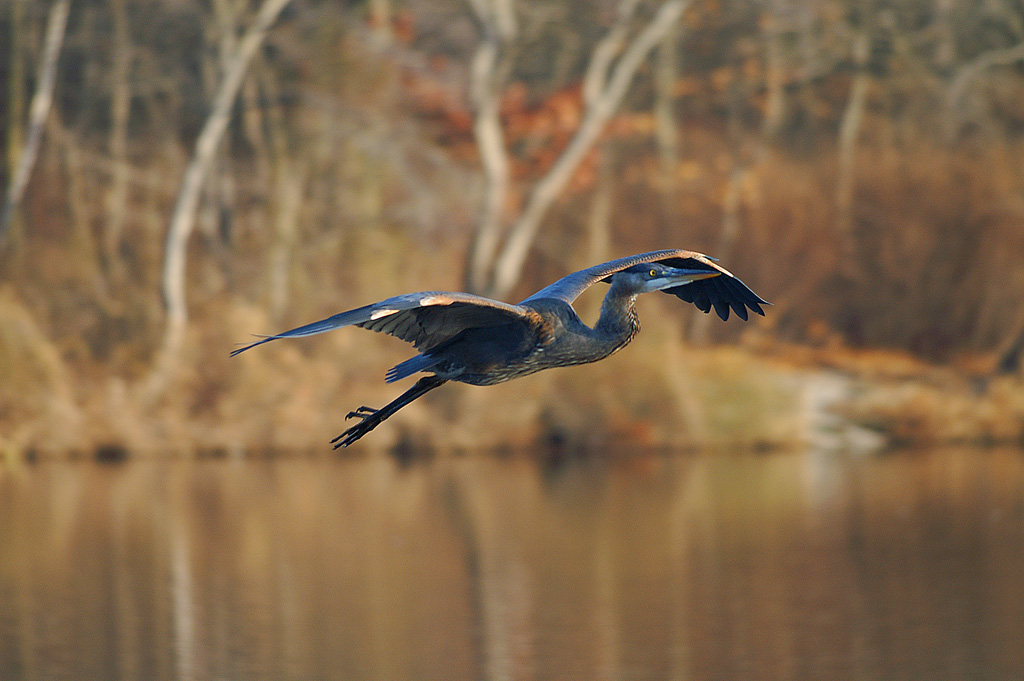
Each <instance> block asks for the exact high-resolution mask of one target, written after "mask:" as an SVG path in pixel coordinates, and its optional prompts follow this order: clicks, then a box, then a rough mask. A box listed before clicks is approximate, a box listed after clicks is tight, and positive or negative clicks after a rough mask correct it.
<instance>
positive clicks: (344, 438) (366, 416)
mask: <svg viewBox="0 0 1024 681" xmlns="http://www.w3.org/2000/svg"><path fill="white" fill-rule="evenodd" d="M445 382H447V379H444V378H440V377H438V376H424V377H423V378H421V379H420V380H418V381H416V383H415V384H414V385H413V386H412V387H411V388H409V389H408V390H406V391H405V392H404V393H402V394H401V395H399V396H398V398H397V399H395V400H394V401H392V402H389V403H388V404H387V405H385V406H383V407H381V408H380V409H374V408H372V407H366V406H363V407H359V408H358V409H356V410H355V411H350V412H349V413H348V414H347V415H346V416H345V418H346V419H354V418H358V419H360V421H359V423H357V424H355V425H354V426H352V427H351V428H349V429H348V430H346V431H345V432H344V433H342V434H341V435H339V436H338V437H336V438H334V439H333V440H331V444H332V445H334V448H335V449H337V448H338V447H348V446H349V445H350V444H352V443H353V442H355V441H356V440H358V439H359V438H361V437H362V436H364V435H366V434H367V433H369V432H370V431H371V430H373V429H374V428H376V427H377V426H379V425H380V424H381V423H383V422H384V421H385V420H387V419H388V418H389V417H391V415H392V414H394V413H395V412H396V411H398V410H399V409H401V408H402V407H404V406H405V405H407V404H409V403H410V402H412V401H413V400H415V399H416V398H418V397H422V396H423V395H425V394H426V393H428V392H430V391H431V390H433V389H434V388H436V387H438V386H439V385H442V384H443V383H445Z"/></svg>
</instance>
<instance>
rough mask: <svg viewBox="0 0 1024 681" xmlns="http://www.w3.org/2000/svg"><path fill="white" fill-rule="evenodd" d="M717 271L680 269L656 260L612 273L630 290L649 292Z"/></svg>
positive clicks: (680, 284) (712, 274) (707, 277)
mask: <svg viewBox="0 0 1024 681" xmlns="http://www.w3.org/2000/svg"><path fill="white" fill-rule="evenodd" d="M719 274H720V273H719V272H715V271H708V270H697V269H682V268H679V267H670V266H668V265H663V264H661V263H658V262H648V263H641V264H639V265H633V266H632V267H627V268H626V269H624V270H622V271H620V272H616V273H615V274H614V275H612V279H613V281H618V280H621V284H620V285H622V284H625V285H626V286H628V287H629V288H630V289H631V290H633V291H636V292H637V293H650V292H651V291H663V290H665V289H667V288H674V287H676V286H682V285H684V284H689V283H690V282H693V281H698V280H700V279H709V278H711V277H717V276H719Z"/></svg>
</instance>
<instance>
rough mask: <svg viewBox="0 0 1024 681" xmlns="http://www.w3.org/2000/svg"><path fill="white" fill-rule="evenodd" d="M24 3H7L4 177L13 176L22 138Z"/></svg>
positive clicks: (23, 109) (23, 0)
mask: <svg viewBox="0 0 1024 681" xmlns="http://www.w3.org/2000/svg"><path fill="white" fill-rule="evenodd" d="M27 3H28V0H14V2H12V3H11V26H10V32H9V36H10V56H9V57H8V59H9V63H10V65H11V66H10V71H9V73H8V76H7V96H8V99H7V106H8V109H7V126H8V127H7V177H9V178H10V177H14V174H15V172H16V171H17V169H18V160H19V159H20V157H21V144H22V141H23V139H24V136H25V120H24V118H25V32H26V30H27V28H28V27H27V26H26V25H25V5H26V4H27Z"/></svg>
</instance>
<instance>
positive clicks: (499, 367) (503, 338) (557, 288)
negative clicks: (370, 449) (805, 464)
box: [231, 250, 768, 449]
mask: <svg viewBox="0 0 1024 681" xmlns="http://www.w3.org/2000/svg"><path fill="white" fill-rule="evenodd" d="M599 281H603V282H605V283H608V284H610V285H611V286H610V288H609V290H608V293H607V294H606V295H605V297H604V302H603V303H602V304H601V314H600V316H599V317H598V320H597V324H595V325H594V327H593V328H590V327H588V326H587V325H586V324H584V323H583V322H582V321H581V320H580V318H579V316H577V314H576V311H575V310H573V308H572V303H573V301H574V300H576V298H577V297H579V295H580V294H581V293H583V292H584V291H585V290H587V289H588V288H590V286H592V285H593V284H595V283H597V282H599ZM652 291H663V292H665V293H670V294H672V295H674V296H677V297H678V298H680V299H682V300H684V301H686V302H688V303H693V304H694V305H696V306H697V307H698V308H699V309H700V310H701V311H702V312H705V313H706V312H709V311H710V310H711V308H712V307H714V308H715V312H716V313H717V314H718V316H719V317H721V318H722V320H723V321H724V320H727V319H728V318H729V310H730V309H732V311H733V312H735V313H736V315H737V316H738V317H740V318H741V319H744V320H746V319H747V310H748V309H749V310H752V311H753V312H756V313H757V314H759V315H762V316H763V315H764V310H762V309H761V305H767V304H768V303H767V302H766V301H764V300H762V299H761V298H760V297H758V296H757V294H755V293H754V292H753V291H751V290H750V289H749V288H747V286H746V285H745V284H744V283H743V282H741V281H740V280H739V279H737V278H736V277H735V276H733V275H732V273H731V272H729V271H727V270H725V269H724V268H722V267H720V266H718V265H717V264H716V263H715V262H713V261H712V260H711V259H710V258H708V257H707V256H705V255H702V254H701V253H695V252H693V251H682V250H669V251H653V252H651V253H641V254H640V255H634V256H630V257H628V258H619V259H618V260H611V261H609V262H606V263H603V264H600V265H595V266H593V267H588V268H587V269H584V270H580V271H579V272H573V273H572V274H570V275H568V276H566V277H563V278H561V279H559V280H558V281H556V282H555V283H553V284H551V285H550V286H546V287H544V288H542V289H541V290H540V291H537V292H536V293H534V294H533V295H532V296H530V297H529V298H527V299H526V300H524V301H522V302H521V303H519V304H518V305H512V304H509V303H503V302H501V301H497V300H491V299H490V298H484V297H482V296H477V295H473V294H471V293H452V292H447V291H424V292H421V293H407V294H405V295H400V296H395V297H393V298H388V299H387V300H382V301H380V302H379V303H374V304H372V305H367V306H365V307H360V308H357V309H355V310H349V311H347V312H342V313H340V314H336V315H334V316H332V317H328V318H327V319H322V320H320V321H318V322H313V323H312V324H307V325H305V326H300V327H298V328H295V329H291V330H290V331H285V332H284V333H279V334H275V335H273V336H266V337H264V338H263V339H262V340H259V341H257V342H255V343H251V344H249V345H246V346H245V347H243V348H239V349H238V350H235V351H234V352H232V353H231V356H232V357H234V356H235V355H237V354H238V353H240V352H245V351H246V350H248V349H250V348H253V347H256V346H257V345H262V344H263V343H268V342H270V341H272V340H277V339H280V338H298V337H300V336H312V335H315V334H318V333H323V332H324V331H330V330H332V329H338V328H341V327H343V326H360V327H362V328H364V329H369V330H371V331H378V332H380V333H386V334H390V335H392V336H395V337H396V338H401V339H402V340H404V341H407V342H409V343H412V344H413V345H414V346H415V347H416V349H417V350H419V351H420V352H419V354H418V355H416V356H415V357H413V358H411V359H407V360H406V361H404V362H401V363H400V364H398V365H396V366H394V367H392V368H391V369H390V370H388V372H387V375H386V380H387V382H388V383H391V382H393V381H398V380H400V379H403V378H406V377H407V376H411V375H412V374H415V373H419V372H421V371H422V372H430V375H428V376H424V377H423V378H421V379H420V380H419V381H417V382H416V384H415V385H413V387H412V388H410V389H409V390H407V391H406V392H405V393H403V394H402V395H401V396H399V397H398V399H396V400H394V401H393V402H391V403H390V404H388V405H387V406H385V407H383V408H381V409H372V408H370V407H360V408H359V409H356V410H355V411H352V412H349V413H348V415H347V416H346V418H358V419H359V423H357V424H355V425H354V426H352V427H351V428H349V429H348V430H346V431H345V432H344V433H342V434H341V435H339V436H338V437H336V438H334V439H333V440H331V442H332V443H333V444H334V448H335V449H337V448H338V447H347V446H349V445H350V444H352V443H353V442H355V441H356V440H358V439H359V438H361V437H362V436H364V435H366V434H367V433H368V432H370V431H371V430H373V429H374V428H376V427H377V426H378V425H380V423H381V422H383V421H384V420H385V419H387V418H388V417H390V416H391V415H392V414H394V413H395V412H396V411H398V410H399V409H401V408H402V407H404V406H405V405H407V404H409V403H410V402H412V401H413V400H415V399H416V398H418V397H420V396H422V395H423V394H425V393H427V392H428V391H430V390H433V389H434V388H436V387H438V386H440V385H442V384H443V383H445V382H446V381H458V382H460V383H469V384H471V385H494V384H495V383H502V382H504V381H508V380H511V379H513V378H518V377H520V376H526V375H528V374H532V373H535V372H537V371H541V370H542V369H550V368H552V367H561V366H571V365H574V364H586V363H588V362H596V361H598V360H600V359H604V358H605V357H607V356H609V355H611V354H612V353H613V352H615V351H617V350H619V349H621V348H623V347H625V346H626V344H627V343H629V342H630V341H631V340H633V337H634V336H636V334H637V332H639V331H640V322H639V321H638V320H637V316H636V305H635V304H636V298H637V296H639V295H640V294H641V293H648V292H652Z"/></svg>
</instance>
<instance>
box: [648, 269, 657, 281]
mask: <svg viewBox="0 0 1024 681" xmlns="http://www.w3.org/2000/svg"><path fill="white" fill-rule="evenodd" d="M647 276H649V277H650V278H651V279H654V278H655V277H657V276H658V270H651V271H650V272H648V273H647Z"/></svg>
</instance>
